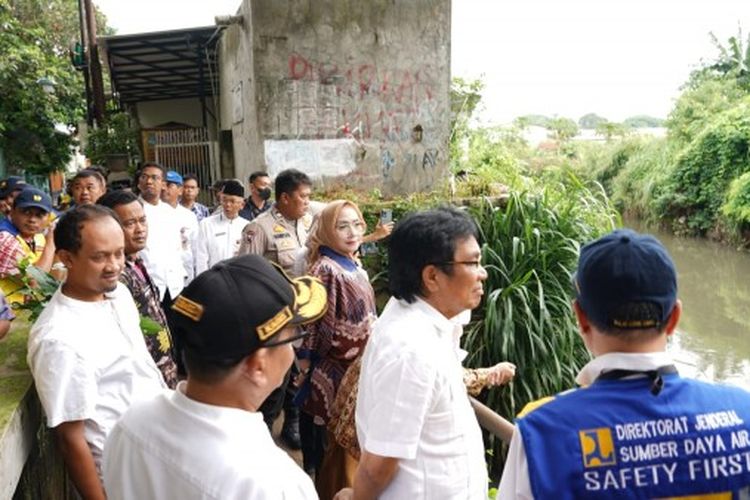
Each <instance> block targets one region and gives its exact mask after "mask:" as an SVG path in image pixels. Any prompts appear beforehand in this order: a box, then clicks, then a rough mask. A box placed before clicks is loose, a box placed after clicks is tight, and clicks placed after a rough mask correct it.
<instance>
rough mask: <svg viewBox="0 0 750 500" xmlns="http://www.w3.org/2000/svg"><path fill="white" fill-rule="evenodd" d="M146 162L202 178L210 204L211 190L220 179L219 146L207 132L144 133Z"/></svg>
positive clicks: (202, 185)
mask: <svg viewBox="0 0 750 500" xmlns="http://www.w3.org/2000/svg"><path fill="white" fill-rule="evenodd" d="M142 134H143V143H144V146H145V147H144V149H145V151H144V152H145V155H146V161H154V162H156V163H159V164H160V165H162V166H163V167H164V168H165V169H167V170H176V171H177V172H179V173H180V174H182V175H185V174H194V175H195V176H196V177H197V178H198V185H199V186H200V188H201V196H200V198H201V199H202V200H206V201H208V200H210V198H211V194H210V190H209V188H210V187H211V185H212V184H213V183H214V182H215V181H216V180H217V179H219V162H218V160H217V144H216V142H214V141H211V140H210V139H209V136H208V129H206V128H178V129H144V130H143V131H142Z"/></svg>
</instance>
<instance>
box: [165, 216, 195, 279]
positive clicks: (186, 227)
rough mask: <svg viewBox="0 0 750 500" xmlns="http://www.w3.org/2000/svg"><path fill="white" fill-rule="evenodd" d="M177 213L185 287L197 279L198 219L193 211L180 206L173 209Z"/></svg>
mask: <svg viewBox="0 0 750 500" xmlns="http://www.w3.org/2000/svg"><path fill="white" fill-rule="evenodd" d="M167 206H168V207H170V208H171V209H172V210H174V212H175V216H176V218H177V225H178V226H179V228H180V243H181V244H182V266H183V267H184V268H185V274H186V275H187V277H186V278H185V285H187V284H188V283H190V282H191V281H192V280H193V278H195V240H196V238H197V237H198V217H197V216H196V215H195V214H194V213H193V211H192V210H190V209H187V208H185V207H183V206H182V205H180V204H179V203H178V204H177V206H175V207H172V206H171V205H169V204H167Z"/></svg>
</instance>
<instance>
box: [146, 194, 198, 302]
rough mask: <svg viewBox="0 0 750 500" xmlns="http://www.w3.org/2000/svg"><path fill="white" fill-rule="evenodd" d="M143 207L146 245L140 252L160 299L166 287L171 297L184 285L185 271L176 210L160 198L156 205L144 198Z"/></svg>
mask: <svg viewBox="0 0 750 500" xmlns="http://www.w3.org/2000/svg"><path fill="white" fill-rule="evenodd" d="M143 211H144V213H145V214H146V220H147V222H148V239H147V240H146V248H144V249H143V250H141V251H140V252H139V254H140V256H141V258H143V263H144V264H145V265H146V269H148V274H150V275H151V279H153V280H154V284H155V285H156V286H157V288H158V289H159V300H163V299H164V294H165V293H166V292H167V290H169V295H170V297H171V298H172V299H173V300H174V299H175V298H176V297H177V296H178V295H179V294H180V292H181V291H182V288H183V287H184V286H185V278H186V277H187V273H186V272H185V268H184V267H183V264H182V260H181V259H178V258H175V257H176V256H178V255H179V256H181V255H182V235H181V234H180V233H181V232H180V222H179V219H178V217H177V216H176V215H175V214H176V212H175V210H174V209H173V208H172V207H170V206H169V205H167V204H166V203H164V202H162V201H161V200H159V202H158V203H157V204H156V205H152V204H151V203H149V202H147V201H145V200H143Z"/></svg>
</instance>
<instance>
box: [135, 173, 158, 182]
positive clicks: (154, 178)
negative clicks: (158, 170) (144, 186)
mask: <svg viewBox="0 0 750 500" xmlns="http://www.w3.org/2000/svg"><path fill="white" fill-rule="evenodd" d="M140 179H141V180H142V181H147V180H149V179H150V180H152V181H154V182H157V181H160V180H161V175H159V174H151V175H148V174H141V177H140Z"/></svg>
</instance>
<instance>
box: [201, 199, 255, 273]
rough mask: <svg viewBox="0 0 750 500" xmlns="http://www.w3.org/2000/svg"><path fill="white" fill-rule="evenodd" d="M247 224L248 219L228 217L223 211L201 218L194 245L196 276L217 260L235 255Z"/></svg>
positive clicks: (248, 222)
mask: <svg viewBox="0 0 750 500" xmlns="http://www.w3.org/2000/svg"><path fill="white" fill-rule="evenodd" d="M248 224H250V221H249V220H247V219H245V218H243V217H240V216H237V217H235V218H234V219H228V218H227V217H225V216H224V214H223V213H218V214H216V215H211V216H210V217H206V218H205V219H203V220H202V221H201V223H200V229H199V231H198V238H197V239H196V245H195V274H196V276H197V275H198V274H200V273H202V272H203V271H205V270H206V269H208V268H210V267H211V266H213V265H214V264H216V263H217V262H221V261H222V260H225V259H229V258H231V257H234V256H235V255H237V251H238V250H239V249H240V243H242V230H243V229H245V226H247V225H248Z"/></svg>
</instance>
